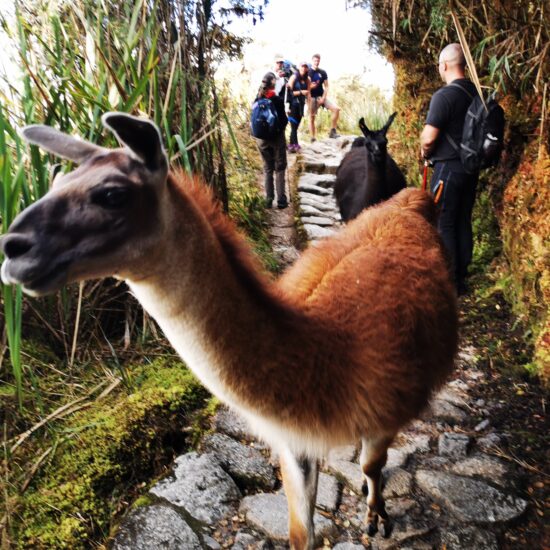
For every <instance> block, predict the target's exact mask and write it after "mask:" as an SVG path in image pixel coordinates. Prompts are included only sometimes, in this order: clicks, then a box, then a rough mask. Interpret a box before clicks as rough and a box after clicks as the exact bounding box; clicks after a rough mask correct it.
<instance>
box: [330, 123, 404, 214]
mask: <svg viewBox="0 0 550 550" xmlns="http://www.w3.org/2000/svg"><path fill="white" fill-rule="evenodd" d="M396 114H397V113H393V114H392V115H391V116H390V118H389V119H388V121H387V122H386V124H385V125H384V126H383V127H382V128H381V129H380V130H376V131H371V130H369V129H368V127H367V125H366V124H365V119H364V118H361V119H360V120H359V127H360V128H361V131H362V132H363V134H364V137H358V138H356V139H355V141H354V142H353V144H352V146H351V150H350V151H349V152H348V153H347V154H346V156H345V157H344V158H343V159H342V162H341V163H340V166H339V167H338V170H337V172H336V183H335V184H334V195H335V196H336V201H337V202H338V207H339V208H340V215H341V216H342V219H343V220H344V221H345V222H348V221H349V220H352V219H353V218H356V217H357V216H358V215H359V213H360V212H361V211H362V210H363V209H364V208H367V207H369V206H372V205H373V204H377V203H379V202H381V201H384V200H387V199H389V198H390V197H391V196H392V195H394V194H395V193H397V192H399V191H401V189H404V188H405V187H406V186H407V182H406V181H405V178H404V176H403V174H402V173H401V170H399V168H398V166H397V164H395V161H394V160H393V159H392V158H391V156H390V155H389V154H388V152H387V144H388V140H387V138H386V133H387V131H388V128H389V127H390V125H391V123H392V122H393V119H394V118H395V115H396Z"/></svg>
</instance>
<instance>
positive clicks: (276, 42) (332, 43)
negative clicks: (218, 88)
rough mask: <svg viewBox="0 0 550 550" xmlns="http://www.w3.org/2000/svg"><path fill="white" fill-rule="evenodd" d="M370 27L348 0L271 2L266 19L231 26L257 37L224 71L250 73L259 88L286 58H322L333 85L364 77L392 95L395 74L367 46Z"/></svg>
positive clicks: (367, 17) (366, 14)
mask: <svg viewBox="0 0 550 550" xmlns="http://www.w3.org/2000/svg"><path fill="white" fill-rule="evenodd" d="M370 25H371V20H370V13H369V12H368V11H367V10H365V9H348V10H346V0H331V2H330V3H329V2H327V1H326V0H325V1H322V0H271V1H270V2H269V4H268V6H267V8H266V10H265V17H264V20H263V21H260V22H258V23H256V25H255V26H253V25H252V23H251V22H250V21H236V22H235V23H233V24H231V25H230V26H229V29H230V30H232V31H233V32H235V34H239V35H244V36H248V37H250V38H252V40H253V41H252V43H251V44H249V45H248V46H247V47H246V49H245V55H244V60H243V61H242V62H234V63H231V64H229V66H227V67H224V68H223V69H224V70H226V71H230V72H236V73H240V74H242V75H243V76H244V77H246V78H247V77H248V75H250V77H251V80H252V81H251V82H250V83H249V86H252V88H257V85H259V82H260V80H261V77H262V76H263V74H264V73H265V72H266V71H268V70H272V69H273V67H274V63H273V58H274V56H275V55H276V54H282V55H283V56H284V57H285V58H286V59H289V60H291V61H292V62H294V63H295V64H298V63H300V62H301V61H308V62H310V61H311V56H312V55H313V54H314V53H319V54H321V64H320V67H321V68H322V69H325V71H327V73H328V77H329V81H330V80H331V79H338V78H339V77H341V76H344V75H360V76H361V78H362V81H363V82H364V83H365V84H372V85H375V86H378V87H379V88H380V89H382V90H383V91H384V92H385V93H386V94H387V95H390V94H391V92H392V90H393V83H394V72H393V68H392V66H391V65H390V64H389V63H387V62H386V61H385V59H384V58H383V57H381V56H380V55H378V54H376V53H375V52H373V51H370V50H369V48H368V46H367V41H368V36H369V29H370Z"/></svg>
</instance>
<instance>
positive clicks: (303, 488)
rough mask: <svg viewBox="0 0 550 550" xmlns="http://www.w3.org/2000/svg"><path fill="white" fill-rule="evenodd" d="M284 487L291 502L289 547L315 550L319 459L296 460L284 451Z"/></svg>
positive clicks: (289, 506)
mask: <svg viewBox="0 0 550 550" xmlns="http://www.w3.org/2000/svg"><path fill="white" fill-rule="evenodd" d="M280 462H281V473H282V475H283V487H284V489H285V493H286V498H287V502H288V531H289V540H290V548H291V549H293V550H312V549H313V544H314V540H315V533H314V529H313V512H314V510H315V500H316V498H317V480H318V477H319V467H318V463H317V461H316V460H312V459H309V458H307V457H297V456H295V455H294V454H292V453H291V452H290V450H288V449H285V450H284V451H283V452H281V455H280Z"/></svg>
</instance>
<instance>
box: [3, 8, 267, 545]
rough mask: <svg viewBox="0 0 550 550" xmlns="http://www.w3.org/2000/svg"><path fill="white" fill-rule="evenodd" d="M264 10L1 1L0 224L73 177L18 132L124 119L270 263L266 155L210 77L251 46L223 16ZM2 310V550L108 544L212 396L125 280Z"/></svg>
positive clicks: (11, 295)
mask: <svg viewBox="0 0 550 550" xmlns="http://www.w3.org/2000/svg"><path fill="white" fill-rule="evenodd" d="M264 3H265V2H264V1H263V0H257V1H255V0H251V1H249V2H244V3H243V2H241V1H240V0H239V1H237V0H235V1H231V2H228V3H226V4H225V9H223V10H217V9H214V8H213V2H211V1H209V0H188V1H185V2H180V3H173V2H167V1H164V0H156V1H154V2H148V1H145V0H135V1H133V2H120V3H119V2H111V1H107V2H99V3H98V2H95V1H93V0H78V1H76V2H72V3H52V2H48V1H45V0H33V1H32V2H24V3H23V2H15V3H14V7H15V13H12V14H8V13H7V11H4V8H2V10H0V24H1V27H2V32H3V33H4V34H5V35H6V36H7V37H8V38H9V39H10V43H11V44H12V46H14V52H15V56H16V59H15V67H16V69H17V70H18V71H19V73H18V74H17V76H16V75H15V74H13V73H10V74H5V75H1V74H0V81H1V85H0V177H1V178H2V179H1V185H0V213H1V216H2V228H3V231H6V229H7V227H8V226H9V225H10V223H11V221H12V220H13V218H14V217H15V216H16V215H17V213H18V212H19V211H20V210H22V209H23V208H25V207H26V206H27V205H29V204H30V203H32V202H34V201H35V200H36V199H38V198H40V197H41V196H42V195H44V194H45V193H46V191H47V189H48V187H49V181H50V179H51V174H52V173H53V172H55V171H56V170H59V169H67V170H68V169H71V168H72V167H71V166H68V165H67V166H66V167H63V168H60V165H58V164H56V163H57V162H58V159H54V158H51V157H49V156H48V155H44V154H42V153H41V152H40V151H39V150H38V149H37V148H35V147H28V146H27V145H26V144H25V143H23V142H22V141H21V139H20V138H19V136H18V134H17V132H16V127H17V126H22V125H24V124H32V123H46V124H50V125H52V126H55V127H57V128H60V129H61V130H64V131H66V132H69V133H74V134H77V135H80V136H83V137H84V138H87V139H89V140H91V141H94V142H96V143H98V144H102V145H106V146H113V145H114V140H113V138H112V136H110V135H107V133H105V135H104V134H103V129H102V126H101V123H100V117H101V115H102V114H103V112H105V111H109V110H123V111H127V112H130V113H133V114H136V115H142V116H149V117H150V118H152V119H154V120H155V121H156V123H157V124H158V125H159V126H160V128H161V130H162V133H163V135H164V138H165V146H166V150H167V152H168V154H169V155H170V158H171V161H172V164H175V165H179V166H182V167H183V168H184V169H186V170H191V171H193V172H196V173H199V174H201V176H202V177H203V179H204V180H205V181H206V183H207V184H209V185H211V186H212V187H213V188H214V190H215V193H216V195H217V197H218V198H219V200H220V201H221V203H222V205H223V206H224V207H225V208H226V209H228V210H229V212H230V214H231V215H232V216H234V217H235V219H236V221H237V223H238V224H239V225H241V227H243V229H244V230H245V231H246V232H247V234H248V235H249V236H250V238H251V240H252V242H253V244H254V246H256V247H257V248H258V249H259V250H260V253H261V255H262V257H263V258H264V260H265V262H266V265H267V266H268V267H269V268H272V269H274V268H275V266H274V261H273V258H272V255H271V251H270V248H269V244H268V242H267V239H266V236H265V220H264V211H263V209H262V208H259V205H260V204H261V202H260V196H259V191H258V188H257V185H256V183H257V182H256V174H257V168H258V166H257V161H254V162H253V159H255V157H256V155H253V154H252V149H251V146H252V145H253V144H252V142H251V140H250V138H249V137H248V136H247V135H245V131H244V125H243V124H241V122H240V121H239V119H238V118H237V116H236V115H235V113H238V112H239V111H242V108H241V107H240V106H239V105H235V103H234V102H232V101H231V100H230V99H229V95H228V94H226V92H225V90H226V88H225V87H223V86H221V85H220V84H219V83H217V82H216V81H215V79H214V73H215V68H216V66H217V64H218V63H220V62H221V61H222V60H223V59H224V58H227V57H233V56H237V55H239V52H240V49H241V47H242V45H243V40H242V39H240V38H239V37H236V36H234V35H232V34H231V33H229V32H228V31H227V29H226V26H225V25H224V21H227V20H228V19H229V18H232V17H239V16H249V17H251V18H257V17H261V15H262V9H263V5H264ZM243 144H244V146H243ZM2 305H3V316H2V317H3V321H4V327H5V333H4V337H3V349H2V353H1V355H0V358H1V363H0V421H1V422H2V433H3V446H2V455H3V460H2V463H1V472H0V475H1V476H2V480H3V492H2V502H3V506H2V507H0V533H1V535H0V536H1V542H2V544H1V545H2V547H8V546H10V545H12V546H14V547H20V548H29V547H32V548H83V547H90V546H91V545H95V544H98V543H99V542H100V541H102V540H104V539H105V537H106V536H107V535H108V534H109V528H110V522H111V521H112V519H113V517H116V514H117V513H119V512H120V511H121V510H123V509H124V507H125V506H126V505H127V504H128V502H130V501H131V500H132V499H133V498H134V496H135V495H136V494H137V493H138V491H139V489H140V488H142V487H141V485H140V484H141V483H142V482H143V481H144V480H146V479H150V478H151V477H154V476H155V475H156V474H158V473H159V472H160V471H161V470H162V468H163V467H164V465H165V464H167V463H168V462H169V461H170V460H171V459H172V458H173V454H174V453H175V452H181V451H182V450H184V448H185V447H187V446H188V445H191V444H192V443H193V438H194V429H195V428H193V426H192V425H191V424H192V423H193V422H194V421H193V418H194V415H195V412H194V411H198V412H197V413H196V414H198V415H199V417H200V415H201V414H202V413H201V412H200V411H201V410H206V409H205V407H206V405H207V402H206V394H205V392H204V390H202V389H201V388H200V387H199V385H198V383H197V382H196V381H195V380H194V379H193V377H192V376H191V375H190V374H189V373H188V372H187V370H186V369H185V366H183V365H182V364H181V363H179V362H178V361H176V360H174V358H173V356H172V355H171V352H170V351H169V350H168V349H167V348H165V347H159V345H160V346H162V345H163V344H162V340H161V338H160V336H159V334H158V332H157V329H156V326H155V324H154V323H153V322H152V321H151V320H150V319H149V318H148V316H147V315H146V314H145V313H144V312H143V311H142V310H141V308H140V307H139V305H138V304H137V302H136V301H135V300H134V299H133V298H132V297H131V296H130V295H129V294H128V291H127V288H126V286H125V285H124V284H123V283H120V282H114V281H112V280H107V281H102V282H90V283H86V284H82V285H79V286H75V285H73V286H70V287H67V288H66V289H64V290H63V291H61V292H60V293H58V295H56V296H54V297H49V298H44V299H29V298H26V297H25V298H23V297H22V295H21V290H20V289H19V288H15V289H14V288H12V287H4V286H3V287H2ZM159 342H161V344H159ZM6 344H8V346H6ZM132 349H133V350H134V351H130V350H132ZM159 357H163V358H164V359H162V360H161V359H159ZM138 358H139V359H138ZM197 429H200V426H198V427H197ZM181 430H184V431H181ZM134 439H135V441H134Z"/></svg>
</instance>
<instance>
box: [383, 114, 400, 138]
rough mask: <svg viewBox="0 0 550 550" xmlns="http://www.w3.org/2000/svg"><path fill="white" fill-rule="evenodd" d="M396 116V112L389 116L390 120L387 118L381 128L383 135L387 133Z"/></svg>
mask: <svg viewBox="0 0 550 550" xmlns="http://www.w3.org/2000/svg"><path fill="white" fill-rule="evenodd" d="M396 116H397V111H396V112H395V113H393V114H391V115H390V118H388V122H386V124H385V125H384V127H383V128H382V129H383V130H384V134H385V133H386V132H387V131H388V128H389V127H390V126H391V123H392V122H393V119H394V118H395V117H396Z"/></svg>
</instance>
